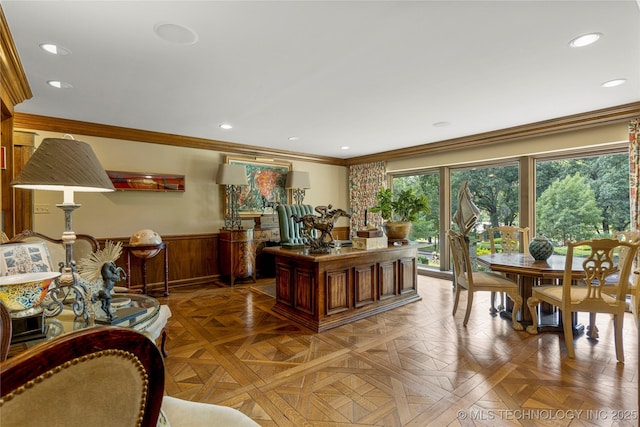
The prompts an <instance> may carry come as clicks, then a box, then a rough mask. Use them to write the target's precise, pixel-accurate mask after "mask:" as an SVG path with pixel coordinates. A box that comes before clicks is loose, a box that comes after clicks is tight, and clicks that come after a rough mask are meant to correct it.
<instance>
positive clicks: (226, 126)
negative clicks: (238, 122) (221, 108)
mask: <svg viewBox="0 0 640 427" xmlns="http://www.w3.org/2000/svg"><path fill="white" fill-rule="evenodd" d="M220 128H221V129H232V128H233V126H231V125H230V124H228V123H223V124H221V125H220Z"/></svg>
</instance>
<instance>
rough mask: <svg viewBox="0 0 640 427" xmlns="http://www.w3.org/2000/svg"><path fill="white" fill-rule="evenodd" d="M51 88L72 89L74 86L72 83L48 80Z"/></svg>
mask: <svg viewBox="0 0 640 427" xmlns="http://www.w3.org/2000/svg"><path fill="white" fill-rule="evenodd" d="M47 84H48V85H49V86H53V87H55V88H56V89H71V88H72V87H73V86H72V85H71V84H70V83H67V82H62V81H60V80H47Z"/></svg>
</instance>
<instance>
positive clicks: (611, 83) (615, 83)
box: [602, 79, 627, 87]
mask: <svg viewBox="0 0 640 427" xmlns="http://www.w3.org/2000/svg"><path fill="white" fill-rule="evenodd" d="M626 82H627V79H615V80H609V81H608V82H604V83H602V87H616V86H620V85H621V84H624V83H626Z"/></svg>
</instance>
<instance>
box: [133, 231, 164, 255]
mask: <svg viewBox="0 0 640 427" xmlns="http://www.w3.org/2000/svg"><path fill="white" fill-rule="evenodd" d="M161 243H162V237H160V235H159V234H158V233H156V232H155V231H153V230H149V229H143V230H138V231H136V232H135V233H133V236H131V238H130V239H129V245H131V246H154V245H160V244H161ZM159 252H160V248H157V249H155V248H154V249H146V250H135V249H132V250H131V253H132V254H133V255H135V256H137V257H138V258H144V259H149V258H153V257H154V256H156V255H158V253H159Z"/></svg>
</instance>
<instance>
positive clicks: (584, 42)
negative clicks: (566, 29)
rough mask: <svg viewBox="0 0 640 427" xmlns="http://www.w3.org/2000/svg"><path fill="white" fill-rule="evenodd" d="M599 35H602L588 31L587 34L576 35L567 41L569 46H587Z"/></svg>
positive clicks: (595, 40)
mask: <svg viewBox="0 0 640 427" xmlns="http://www.w3.org/2000/svg"><path fill="white" fill-rule="evenodd" d="M600 37H602V34H601V33H589V34H584V35H582V36H580V37H576V38H575V39H573V40H571V41H570V42H569V46H571V47H584V46H588V45H590V44H592V43H595V42H597V41H598V40H599V39H600Z"/></svg>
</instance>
